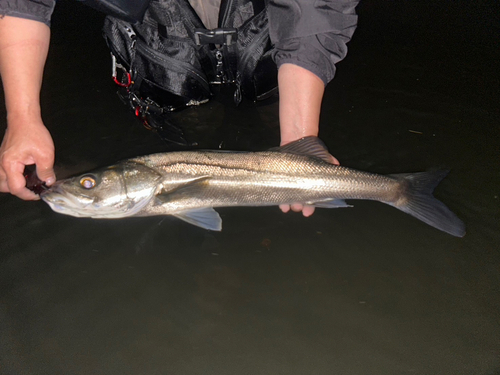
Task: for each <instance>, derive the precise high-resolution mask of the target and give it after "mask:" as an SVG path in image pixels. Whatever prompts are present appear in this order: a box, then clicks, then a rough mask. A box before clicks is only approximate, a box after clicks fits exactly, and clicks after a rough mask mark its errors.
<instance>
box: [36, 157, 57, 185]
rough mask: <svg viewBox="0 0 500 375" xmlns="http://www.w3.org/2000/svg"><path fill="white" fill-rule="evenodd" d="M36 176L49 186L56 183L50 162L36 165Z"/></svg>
mask: <svg viewBox="0 0 500 375" xmlns="http://www.w3.org/2000/svg"><path fill="white" fill-rule="evenodd" d="M36 174H37V176H38V178H39V179H40V180H41V181H43V182H45V184H46V185H48V186H50V185H52V184H53V183H54V182H56V174H55V173H54V165H53V162H51V161H45V162H39V163H37V165H36Z"/></svg>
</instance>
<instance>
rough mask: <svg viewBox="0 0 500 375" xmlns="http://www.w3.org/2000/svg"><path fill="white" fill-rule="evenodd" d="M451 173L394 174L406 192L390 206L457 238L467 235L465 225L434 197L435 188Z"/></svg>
mask: <svg viewBox="0 0 500 375" xmlns="http://www.w3.org/2000/svg"><path fill="white" fill-rule="evenodd" d="M448 172H449V171H446V170H438V171H430V172H420V173H401V174H393V175H390V177H393V178H395V179H397V180H400V181H401V182H402V186H405V189H404V190H405V191H404V192H403V194H402V195H401V198H400V199H398V201H397V202H393V203H389V204H390V205H392V206H394V207H396V208H398V209H399V210H401V211H403V212H406V213H407V214H410V215H412V216H414V217H416V218H417V219H419V220H422V221H423V222H424V223H427V224H429V225H430V226H433V227H434V228H437V229H439V230H441V231H443V232H446V233H449V234H451V235H452V236H455V237H463V236H464V235H465V224H464V223H463V221H462V220H460V219H459V218H458V217H457V216H456V215H455V214H454V213H453V212H451V211H450V209H449V208H448V207H446V206H445V205H444V203H442V202H441V201H439V200H438V199H436V198H434V197H433V196H432V192H433V191H434V188H435V187H436V186H437V185H438V184H439V182H441V180H442V179H443V178H445V177H446V175H447V174H448Z"/></svg>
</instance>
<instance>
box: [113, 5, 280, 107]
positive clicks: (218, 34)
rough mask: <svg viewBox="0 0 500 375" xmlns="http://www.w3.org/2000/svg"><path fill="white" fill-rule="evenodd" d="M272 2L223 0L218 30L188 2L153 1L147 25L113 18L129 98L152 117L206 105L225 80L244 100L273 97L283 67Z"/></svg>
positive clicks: (146, 16)
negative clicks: (274, 42)
mask: <svg viewBox="0 0 500 375" xmlns="http://www.w3.org/2000/svg"><path fill="white" fill-rule="evenodd" d="M266 3H267V1H266V0H222V2H221V8H220V12H219V28H217V29H215V30H206V29H205V28H204V26H203V24H202V22H201V20H200V18H199V17H198V15H197V14H196V13H195V11H194V9H193V8H192V7H191V5H190V4H189V2H188V0H152V1H151V2H150V4H149V7H148V8H147V10H146V12H145V14H144V18H143V20H142V22H140V23H130V22H127V21H124V20H122V19H118V18H115V17H111V16H108V17H107V18H106V21H105V24H104V36H105V39H106V41H107V43H108V46H109V48H110V49H111V52H112V55H114V58H116V63H114V68H113V70H114V76H115V77H116V76H117V75H121V77H120V78H116V80H117V83H119V84H120V85H122V86H126V88H127V90H126V91H127V95H126V96H127V97H126V98H125V100H126V101H129V104H130V105H131V106H132V108H134V109H135V111H136V114H138V113H137V112H140V113H141V114H142V115H148V114H152V113H155V111H156V112H165V111H173V110H176V109H181V108H183V107H186V106H190V105H197V104H201V103H204V102H206V101H208V100H209V99H210V98H211V97H212V95H213V93H214V91H215V85H219V84H228V83H229V84H234V85H235V101H236V102H237V103H239V101H240V100H241V96H245V97H247V98H249V99H251V100H259V99H264V98H266V97H268V96H270V95H272V94H273V93H274V92H276V90H277V68H276V65H275V64H274V62H273V60H272V57H271V43H270V39H269V27H268V17H267V7H266ZM117 69H118V71H117ZM120 70H121V72H120ZM118 73H120V74H118ZM122 73H123V74H122ZM138 115H139V114H138Z"/></svg>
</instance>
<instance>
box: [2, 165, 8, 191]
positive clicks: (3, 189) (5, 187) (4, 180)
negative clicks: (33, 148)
mask: <svg viewBox="0 0 500 375" xmlns="http://www.w3.org/2000/svg"><path fill="white" fill-rule="evenodd" d="M0 192H2V193H8V192H9V185H8V184H7V176H6V175H5V173H4V172H3V170H2V169H1V168H0Z"/></svg>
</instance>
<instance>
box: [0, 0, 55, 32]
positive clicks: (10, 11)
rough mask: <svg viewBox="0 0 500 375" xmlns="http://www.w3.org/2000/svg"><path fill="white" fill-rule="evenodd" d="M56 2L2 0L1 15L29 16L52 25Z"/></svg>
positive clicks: (0, 1) (46, 0) (0, 5)
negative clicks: (51, 19) (51, 20)
mask: <svg viewBox="0 0 500 375" xmlns="http://www.w3.org/2000/svg"><path fill="white" fill-rule="evenodd" d="M55 4H56V1H55V0H0V17H3V16H12V17H19V18H27V19H29V20H35V21H40V22H43V23H44V24H46V25H47V26H50V17H51V16H52V11H53V10H54V6H55Z"/></svg>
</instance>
